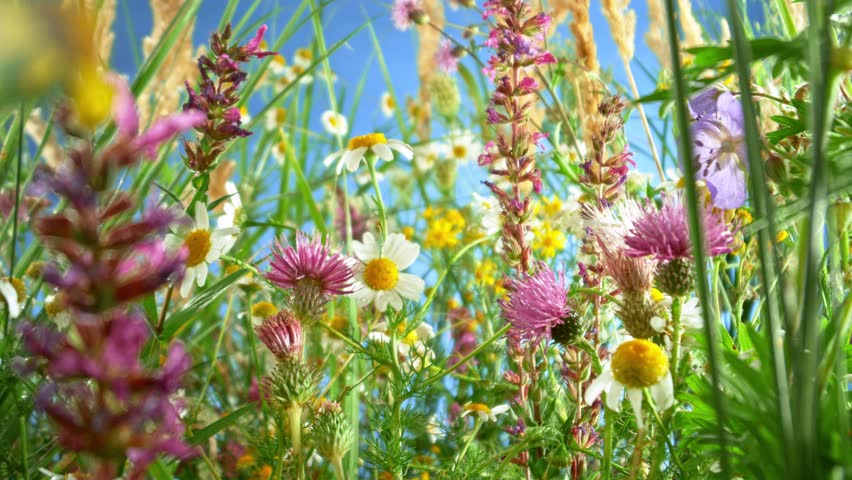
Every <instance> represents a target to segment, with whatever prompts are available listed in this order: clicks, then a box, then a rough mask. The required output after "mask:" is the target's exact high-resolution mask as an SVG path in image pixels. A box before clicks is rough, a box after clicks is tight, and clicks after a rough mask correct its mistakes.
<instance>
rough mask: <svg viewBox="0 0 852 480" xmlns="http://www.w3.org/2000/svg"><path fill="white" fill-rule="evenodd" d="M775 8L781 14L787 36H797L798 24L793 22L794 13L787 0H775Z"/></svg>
mask: <svg viewBox="0 0 852 480" xmlns="http://www.w3.org/2000/svg"><path fill="white" fill-rule="evenodd" d="M775 8H776V9H777V10H778V13H779V14H781V23H783V24H784V33H786V34H787V38H790V39H793V38H796V24H795V22H793V15H791V14H790V7H789V6H787V0H775Z"/></svg>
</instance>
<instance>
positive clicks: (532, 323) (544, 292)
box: [499, 262, 571, 341]
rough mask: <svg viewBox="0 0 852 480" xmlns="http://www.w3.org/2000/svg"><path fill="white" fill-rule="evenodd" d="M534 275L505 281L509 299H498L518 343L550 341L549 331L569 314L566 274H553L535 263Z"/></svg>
mask: <svg viewBox="0 0 852 480" xmlns="http://www.w3.org/2000/svg"><path fill="white" fill-rule="evenodd" d="M535 267H536V269H535V271H534V273H532V274H527V273H523V274H521V275H520V276H519V277H518V278H512V279H509V280H508V281H506V285H505V287H506V289H507V290H508V291H509V297H508V299H503V300H500V302H499V303H500V308H501V309H502V310H503V317H504V318H505V319H506V320H507V321H508V322H509V323H511V324H512V330H513V333H514V335H516V336H517V337H518V338H520V339H521V340H527V341H539V340H541V339H543V338H551V330H552V329H553V327H555V326H556V325H559V324H561V323H563V322H564V319H565V318H568V317H569V316H570V315H571V307H570V306H568V304H567V301H566V300H567V288H566V285H565V272H564V271H560V272H559V273H556V272H554V271H553V270H551V269H550V267H548V266H547V265H546V264H545V263H543V262H538V263H537V264H536V265H535Z"/></svg>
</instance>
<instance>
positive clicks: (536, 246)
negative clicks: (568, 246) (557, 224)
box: [532, 222, 567, 259]
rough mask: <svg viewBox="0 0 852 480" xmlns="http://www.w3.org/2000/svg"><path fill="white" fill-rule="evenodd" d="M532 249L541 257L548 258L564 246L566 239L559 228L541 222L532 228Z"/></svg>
mask: <svg viewBox="0 0 852 480" xmlns="http://www.w3.org/2000/svg"><path fill="white" fill-rule="evenodd" d="M533 235H534V237H533V243H532V247H533V250H535V252H536V253H537V254H538V256H539V257H540V258H542V259H550V258H553V257H555V256H556V254H557V253H558V252H559V251H560V250H562V249H564V248H565V241H566V240H567V239H566V237H565V234H564V233H562V231H561V230H559V229H556V228H553V226H552V225H551V224H550V223H549V222H543V223H542V224H541V225H540V226H538V227H537V228H534V229H533Z"/></svg>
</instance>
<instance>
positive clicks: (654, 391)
mask: <svg viewBox="0 0 852 480" xmlns="http://www.w3.org/2000/svg"><path fill="white" fill-rule="evenodd" d="M651 396H652V397H653V398H654V405H656V407H657V410H658V411H663V410H667V409H668V408H669V407H671V406H672V405H673V404H674V385H673V384H672V376H671V374H668V373H667V374H666V376H665V377H663V379H662V380H660V381H659V382H658V383H657V384H656V385H654V386H652V387H651Z"/></svg>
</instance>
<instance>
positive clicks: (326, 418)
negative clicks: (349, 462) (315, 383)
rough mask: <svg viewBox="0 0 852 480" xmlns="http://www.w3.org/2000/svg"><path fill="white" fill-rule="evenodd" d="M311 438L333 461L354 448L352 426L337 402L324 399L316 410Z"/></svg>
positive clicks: (324, 455) (318, 450) (318, 449)
mask: <svg viewBox="0 0 852 480" xmlns="http://www.w3.org/2000/svg"><path fill="white" fill-rule="evenodd" d="M311 439H312V440H313V443H314V445H315V446H316V449H317V452H319V454H320V455H322V456H323V458H325V459H326V460H328V461H329V462H331V463H334V462H337V461H339V460H340V459H342V458H343V456H344V455H346V452H348V451H349V449H350V448H352V440H353V439H352V426H351V423H350V422H348V421H347V420H346V416H345V415H344V414H343V409H341V408H340V404H338V403H337V402H330V401H328V400H323V401H322V403H320V406H319V407H318V408H317V410H316V412H314V421H313V428H312V430H311Z"/></svg>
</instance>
